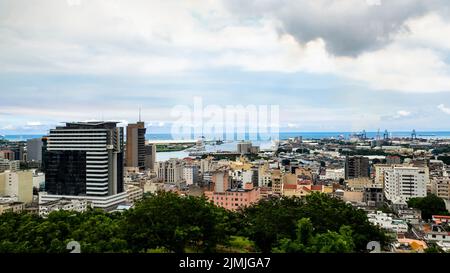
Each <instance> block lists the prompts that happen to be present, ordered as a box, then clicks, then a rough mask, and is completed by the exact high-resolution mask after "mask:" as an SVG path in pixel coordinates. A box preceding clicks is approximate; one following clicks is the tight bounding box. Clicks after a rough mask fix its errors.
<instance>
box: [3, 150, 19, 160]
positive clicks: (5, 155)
mask: <svg viewBox="0 0 450 273" xmlns="http://www.w3.org/2000/svg"><path fill="white" fill-rule="evenodd" d="M0 159H7V160H9V161H14V160H16V157H15V153H14V152H13V151H11V150H3V151H0Z"/></svg>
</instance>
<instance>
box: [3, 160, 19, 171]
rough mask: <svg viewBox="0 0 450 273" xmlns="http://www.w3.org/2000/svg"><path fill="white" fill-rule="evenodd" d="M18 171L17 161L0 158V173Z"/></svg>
mask: <svg viewBox="0 0 450 273" xmlns="http://www.w3.org/2000/svg"><path fill="white" fill-rule="evenodd" d="M19 170H20V161H19V160H9V159H3V158H0V173H1V172H4V171H12V172H17V171H19Z"/></svg>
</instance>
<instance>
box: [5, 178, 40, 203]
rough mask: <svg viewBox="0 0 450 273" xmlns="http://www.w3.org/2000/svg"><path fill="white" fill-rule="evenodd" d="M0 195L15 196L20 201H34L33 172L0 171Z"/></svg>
mask: <svg viewBox="0 0 450 273" xmlns="http://www.w3.org/2000/svg"><path fill="white" fill-rule="evenodd" d="M0 195H1V196H10V197H15V198H17V200H18V201H19V202H23V203H31V202H32V201H33V172H32V171H18V172H12V171H5V172H3V173H0Z"/></svg>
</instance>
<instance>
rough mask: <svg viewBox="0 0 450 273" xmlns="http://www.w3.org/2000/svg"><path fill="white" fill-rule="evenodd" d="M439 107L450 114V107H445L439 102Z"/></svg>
mask: <svg viewBox="0 0 450 273" xmlns="http://www.w3.org/2000/svg"><path fill="white" fill-rule="evenodd" d="M437 108H438V109H439V110H441V111H442V112H444V113H446V114H448V115H450V108H448V107H445V105H443V104H439V105H438V107H437Z"/></svg>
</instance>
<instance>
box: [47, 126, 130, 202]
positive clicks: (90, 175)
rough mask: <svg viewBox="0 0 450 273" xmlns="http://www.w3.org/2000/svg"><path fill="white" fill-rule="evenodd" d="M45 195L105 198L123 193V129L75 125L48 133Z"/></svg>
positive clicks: (58, 128)
mask: <svg viewBox="0 0 450 273" xmlns="http://www.w3.org/2000/svg"><path fill="white" fill-rule="evenodd" d="M44 147H45V151H44V156H43V158H44V171H45V173H46V181H45V182H46V183H45V190H46V192H47V194H48V195H64V196H65V195H68V196H92V197H106V196H111V195H115V194H119V193H122V192H123V191H124V188H123V128H119V127H117V122H78V123H67V124H66V126H63V127H57V128H56V129H53V130H50V134H49V135H48V137H47V138H46V141H45V143H44Z"/></svg>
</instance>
